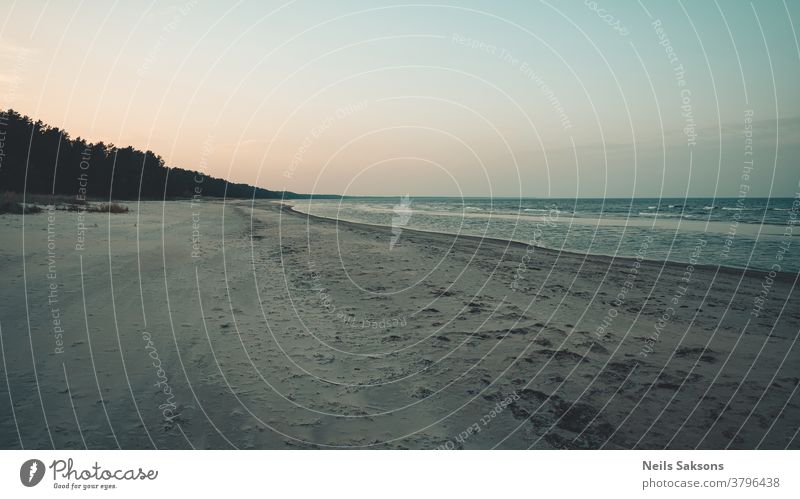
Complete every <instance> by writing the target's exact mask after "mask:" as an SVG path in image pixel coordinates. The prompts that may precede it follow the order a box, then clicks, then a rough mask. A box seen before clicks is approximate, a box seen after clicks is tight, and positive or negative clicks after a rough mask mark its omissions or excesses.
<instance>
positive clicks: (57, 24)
mask: <svg viewBox="0 0 800 499" xmlns="http://www.w3.org/2000/svg"><path fill="white" fill-rule="evenodd" d="M792 22H794V23H798V22H800V2H794V1H789V2H783V1H782V0H777V1H773V0H765V1H759V2H753V3H751V2H746V1H737V0H726V1H714V0H710V1H706V0H701V1H692V2H689V1H674V2H673V1H654V0H641V1H636V0H633V1H611V0H597V1H589V0H586V1H584V0H573V1H559V2H555V1H553V2H546V1H541V2H537V1H533V0H531V1H506V2H497V1H469V0H465V1H458V2H446V1H437V2H434V3H426V2H402V1H375V0H370V1H354V0H349V1H348V0H345V1H337V2H323V1H308V0H305V1H303V0H296V1H288V2H286V1H274V2H273V1H263V0H262V1H240V2H212V1H209V0H180V1H177V2H176V1H154V2H147V1H136V2H134V1H123V0H118V1H116V2H115V1H94V0H91V1H83V2H78V1H58V2H55V1H50V2H45V1H33V0H26V1H16V2H14V1H4V2H3V4H2V6H0V108H14V109H16V110H17V111H18V112H20V113H23V114H27V115H29V116H31V117H32V118H34V119H40V120H42V121H44V122H45V123H49V124H51V125H53V126H58V127H59V128H63V129H65V130H66V131H68V132H69V133H70V135H71V136H72V137H77V136H80V137H83V138H85V139H87V140H90V141H103V142H106V143H113V144H115V145H118V146H127V145H132V146H134V147H137V148H140V149H143V150H147V149H149V150H152V151H154V152H156V153H157V154H159V155H161V156H162V157H163V158H164V159H165V161H166V163H167V164H168V165H170V166H176V167H181V168H187V169H193V170H201V171H203V172H204V173H207V174H210V175H214V176H220V177H224V178H228V179H230V180H232V181H237V182H246V183H250V184H254V185H259V186H261V187H265V188H268V189H275V190H280V189H286V190H291V191H294V192H304V193H331V194H346V195H388V196H394V195H402V194H411V195H414V196H504V197H505V196H512V197H516V196H524V197H544V196H552V197H630V196H636V197H659V196H662V197H684V196H733V197H735V196H737V195H739V192H740V191H741V190H742V187H741V185H742V183H745V184H746V186H747V193H748V194H747V195H748V196H751V197H752V196H794V195H795V193H796V192H798V191H800V186H798V181H799V180H800V166H798V162H797V158H798V157H800V93H798V91H797V82H798V81H800V48H798V41H797V36H796V31H798V30H799V29H800V28H797V27H793V24H792ZM751 145H752V148H750V146H751ZM750 161H752V164H750V163H749V162H750Z"/></svg>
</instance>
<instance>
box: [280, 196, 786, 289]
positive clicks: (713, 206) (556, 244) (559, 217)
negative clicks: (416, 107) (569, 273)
mask: <svg viewBox="0 0 800 499" xmlns="http://www.w3.org/2000/svg"><path fill="white" fill-rule="evenodd" d="M292 203H293V205H294V208H295V209H296V210H297V211H301V212H304V213H308V214H312V215H317V216H322V217H327V218H331V219H336V220H346V221H351V222H362V223H367V224H375V225H384V226H389V227H392V229H393V230H392V232H393V234H396V235H397V237H402V230H403V229H404V228H408V229H417V230H424V231H432V232H445V233H451V234H464V235H471V236H480V237H488V238H493V239H504V240H513V241H519V242H522V243H526V244H533V245H535V246H540V247H545V248H550V249H554V250H560V251H569V252H577V253H583V254H595V255H607V256H620V257H635V256H636V255H637V252H640V251H641V248H642V242H643V241H644V240H646V239H647V238H648V237H649V238H650V241H651V242H650V243H649V244H648V245H647V255H646V259H648V260H668V261H673V262H680V263H687V264H707V265H714V266H723V267H733V268H750V269H759V270H766V271H770V270H774V271H776V272H777V271H780V272H790V273H797V272H800V237H798V236H799V235H800V227H798V226H797V224H798V220H800V216H798V215H800V213H799V212H800V199H793V198H655V199H648V198H634V199H587V198H578V199H519V198H448V197H413V196H397V197H352V198H343V199H313V198H311V199H309V200H297V201H293V202H292Z"/></svg>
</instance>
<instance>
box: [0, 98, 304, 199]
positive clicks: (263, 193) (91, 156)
mask: <svg viewBox="0 0 800 499" xmlns="http://www.w3.org/2000/svg"><path fill="white" fill-rule="evenodd" d="M196 188H199V190H200V192H197V191H196V190H195V189H196ZM3 191H11V192H20V193H21V192H27V193H32V194H57V195H68V196H85V197H86V198H89V199H110V198H111V199H165V198H166V199H171V198H187V197H192V196H193V195H195V193H198V194H200V195H201V196H209V197H223V196H227V197H231V198H252V197H254V196H255V197H256V198H280V197H282V196H283V197H286V198H298V197H305V196H303V195H298V194H295V193H292V192H286V193H283V192H280V191H270V190H267V189H262V188H259V187H253V186H251V185H247V184H235V183H229V182H227V181H225V180H224V179H220V178H214V177H209V176H205V175H203V174H201V173H199V172H195V171H191V170H184V169H182V168H170V167H168V166H166V165H165V164H164V160H163V159H162V158H161V156H158V155H157V154H155V153H153V152H152V151H140V150H138V149H134V148H133V147H130V146H128V147H124V148H118V147H115V146H114V145H113V144H104V143H103V142H98V143H96V144H92V143H89V142H86V141H85V140H84V139H82V138H80V137H77V138H74V139H72V138H70V136H69V134H68V133H67V132H66V131H64V130H60V129H58V128H56V127H52V126H49V125H46V124H44V123H42V122H41V121H35V122H34V121H33V120H32V119H31V118H29V117H27V116H23V115H20V114H19V113H17V112H16V111H14V110H13V109H10V110H8V111H2V112H0V192H3Z"/></svg>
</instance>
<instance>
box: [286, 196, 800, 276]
mask: <svg viewBox="0 0 800 499" xmlns="http://www.w3.org/2000/svg"><path fill="white" fill-rule="evenodd" d="M789 199H792V198H789ZM280 205H281V207H282V210H283V211H285V212H286V213H290V214H292V215H294V216H300V217H306V218H313V219H315V220H318V221H321V222H324V223H335V224H337V223H338V224H341V225H345V226H353V227H361V228H369V229H373V230H379V231H381V232H386V231H387V230H391V227H390V226H388V225H379V224H370V223H366V222H353V221H350V220H337V219H335V218H329V217H323V216H320V215H312V214H310V213H305V212H302V211H298V210H296V209H294V205H288V204H286V203H285V202H280ZM403 232H413V233H417V234H421V235H432V236H433V237H458V238H463V239H468V240H472V241H477V242H487V243H489V244H496V245H501V246H506V247H515V248H522V249H527V248H528V247H530V246H531V245H530V244H528V243H525V242H522V241H516V240H513V239H500V238H493V237H481V236H475V235H472V234H453V233H449V232H437V231H428V230H422V229H410V228H407V227H404V228H403ZM533 247H534V248H535V249H536V251H542V252H548V253H551V254H553V255H558V254H568V255H571V256H575V257H585V258H586V259H593V261H599V262H602V263H608V264H609V265H611V264H612V263H613V262H623V263H631V262H634V261H636V260H637V259H636V257H633V256H613V255H605V254H602V253H582V252H580V251H573V250H557V249H553V248H548V247H545V246H533ZM640 261H642V262H646V263H649V264H653V265H660V264H663V265H664V266H665V267H667V266H670V267H672V266H677V267H684V268H685V267H686V266H687V265H692V267H694V268H695V269H703V270H708V271H718V272H720V273H728V274H734V275H742V274H743V275H745V276H748V277H756V278H761V277H764V276H765V275H769V274H770V271H769V270H762V269H757V268H744V267H734V266H728V265H710V264H703V263H697V264H690V262H681V261H677V260H656V259H648V258H644V259H642V260H640ZM775 274H776V278H778V279H780V280H785V281H792V280H795V281H796V280H798V279H800V272H788V271H779V272H776V273H775Z"/></svg>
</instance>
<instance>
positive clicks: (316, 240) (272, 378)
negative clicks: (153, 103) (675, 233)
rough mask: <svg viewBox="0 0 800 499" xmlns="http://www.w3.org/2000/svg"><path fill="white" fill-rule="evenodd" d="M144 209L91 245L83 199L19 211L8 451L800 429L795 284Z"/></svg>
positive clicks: (6, 317) (7, 323) (353, 226)
mask: <svg viewBox="0 0 800 499" xmlns="http://www.w3.org/2000/svg"><path fill="white" fill-rule="evenodd" d="M134 211H135V212H136V213H133V212H134ZM131 212H132V213H131V215H130V216H125V215H115V216H109V215H108V214H106V213H87V214H85V215H84V216H85V220H84V226H85V228H86V232H85V234H84V235H83V237H84V238H85V244H83V245H82V246H81V247H80V250H77V249H76V248H75V237H76V233H75V229H76V227H77V226H76V224H77V222H78V220H77V219H76V216H75V214H74V213H70V212H59V213H57V214H56V215H55V217H54V218H53V219H52V220H48V217H33V216H31V217H27V218H25V219H24V231H23V217H20V216H17V215H0V239H2V240H3V241H5V244H4V251H3V252H1V253H0V271H2V272H3V273H4V274H5V275H7V276H8V282H7V285H6V286H4V287H3V288H0V302H2V303H4V306H3V307H2V308H0V324H1V325H2V329H0V335H1V336H0V341H2V344H3V348H4V355H5V358H4V366H3V372H4V373H7V374H6V376H7V378H8V379H7V384H6V383H0V397H2V398H5V399H6V400H10V401H11V404H7V405H5V406H3V407H2V408H0V447H2V448H20V447H24V448H49V447H53V446H54V447H56V448H64V449H77V448H83V447H84V445H85V446H88V447H93V448H116V447H117V446H119V447H122V448H126V449H142V448H152V447H159V448H170V449H182V448H192V447H194V448H208V449H222V448H231V447H235V448H256V449H281V448H327V447H338V448H364V447H370V448H392V449H396V448H397V449H399V448H409V449H437V448H463V449H487V448H492V447H498V448H504V449H527V448H540V449H560V448H571V449H582V448H590V449H599V448H634V447H636V448H644V449H657V448H664V447H667V448H672V449H690V448H695V447H700V448H709V449H713V448H725V447H726V446H730V447H732V448H783V447H785V446H787V445H789V446H792V447H796V446H797V445H800V442H798V441H796V440H791V435H792V434H793V432H794V431H795V430H796V423H795V422H796V421H797V417H798V416H800V406H798V404H796V403H795V402H794V398H793V397H794V395H795V392H796V391H797V390H800V388H799V387H798V383H800V376H798V371H797V367H796V366H797V365H800V358H798V356H800V350H798V349H797V348H794V344H795V341H796V339H797V330H798V329H799V328H800V312H798V311H800V305H798V300H800V297H798V296H797V295H796V294H794V293H793V292H792V291H793V286H792V283H791V282H789V281H787V280H786V279H783V278H777V279H775V280H774V282H773V284H772V285H771V288H770V289H768V294H767V295H762V294H761V293H762V291H763V289H762V279H761V277H762V276H761V275H760V274H753V273H752V272H751V273H749V274H747V275H742V273H739V272H725V271H720V272H716V269H715V268H714V269H706V268H700V267H698V268H696V269H693V274H692V276H691V280H690V282H688V283H687V282H685V281H684V279H685V271H686V268H685V267H684V266H681V265H675V264H664V262H655V263H653V262H648V261H645V260H642V261H641V262H638V261H636V260H625V259H622V258H610V257H602V256H584V255H579V254H573V253H567V252H558V251H554V250H547V249H539V248H536V251H535V253H534V252H528V251H527V250H528V246H527V245H525V244H523V243H520V242H510V241H503V240H488V239H481V238H479V237H475V236H458V237H456V236H454V235H448V234H437V233H429V232H423V231H414V230H410V229H409V230H406V229H404V231H403V233H402V237H400V238H399V240H397V241H396V244H392V243H391V239H392V235H393V234H392V233H391V230H390V229H389V228H387V227H380V226H377V227H376V226H369V225H366V224H358V223H351V222H337V221H336V220H332V219H325V218H321V217H314V220H310V219H309V218H308V217H309V215H305V214H303V213H301V212H297V211H295V210H292V209H291V208H290V207H289V206H288V205H287V204H286V203H278V202H275V201H264V202H255V203H254V202H252V200H235V201H226V202H223V201H222V200H206V202H199V203H192V202H191V201H188V200H187V201H176V202H170V203H165V202H163V201H155V202H142V203H140V204H138V205H131ZM223 221H224V223H223ZM23 237H24V240H23ZM23 247H24V251H23ZM645 256H646V255H645ZM526 257H527V258H530V260H529V261H527V260H526ZM520 262H526V267H525V269H524V271H523V272H522V273H520V271H519V265H520ZM637 264H638V266H637ZM23 268H24V269H25V271H24V272H23V271H22V269H23ZM715 272H716V274H715ZM714 276H716V277H714ZM755 298H757V299H758V300H760V302H759V305H758V308H754V307H755V306H754V302H753V300H754V299H755ZM165 304H167V306H165ZM21 311H25V312H21ZM755 313H757V314H756V315H757V316H755V317H754V316H753V314H755ZM55 319H57V323H54V322H53V321H54V320H55ZM88 366H90V367H88ZM167 386H168V390H167ZM37 387H39V390H40V393H41V395H39V391H37V389H36V388H37ZM159 388H160V389H159ZM165 390H167V391H165ZM167 392H168V393H167ZM165 403H167V404H169V405H168V406H165ZM498 404H501V406H503V405H504V407H501V409H500V410H497V407H498ZM165 408H168V409H169V410H168V411H165ZM12 411H13V412H12ZM775 414H779V415H780V416H778V417H776V416H775ZM487 415H488V416H487ZM15 418H16V419H15ZM15 421H16V422H17V423H15ZM764 421H767V422H768V423H767V424H764ZM773 422H774V424H771V425H770V423H773ZM656 423H657V424H656ZM475 425H478V427H479V429H480V431H477V430H475V431H472V432H469V431H467V430H468V429H470V428H473V429H474V428H475ZM742 427H744V429H743V430H742V431H741V432H739V429H741V428H742ZM86 430H88V431H86Z"/></svg>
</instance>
